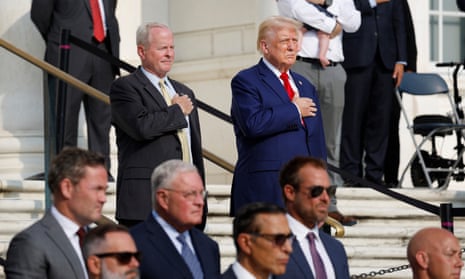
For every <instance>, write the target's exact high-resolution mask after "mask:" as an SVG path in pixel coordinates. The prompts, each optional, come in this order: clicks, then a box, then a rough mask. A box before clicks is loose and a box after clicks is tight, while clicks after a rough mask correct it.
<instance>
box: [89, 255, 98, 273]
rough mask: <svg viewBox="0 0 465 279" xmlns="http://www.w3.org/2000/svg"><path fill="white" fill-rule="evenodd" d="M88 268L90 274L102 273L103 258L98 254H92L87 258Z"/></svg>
mask: <svg viewBox="0 0 465 279" xmlns="http://www.w3.org/2000/svg"><path fill="white" fill-rule="evenodd" d="M86 264H87V270H88V271H89V273H90V275H100V273H101V270H102V269H101V264H102V263H101V259H100V258H99V257H97V256H94V255H91V256H89V257H88V258H87V260H86Z"/></svg>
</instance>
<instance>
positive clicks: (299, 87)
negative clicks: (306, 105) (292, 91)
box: [289, 71, 308, 97]
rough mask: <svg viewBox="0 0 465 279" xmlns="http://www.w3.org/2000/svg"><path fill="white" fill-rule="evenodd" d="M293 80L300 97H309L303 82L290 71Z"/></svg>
mask: <svg viewBox="0 0 465 279" xmlns="http://www.w3.org/2000/svg"><path fill="white" fill-rule="evenodd" d="M289 73H290V75H291V77H292V79H293V80H294V83H295V85H296V86H297V90H299V96H300V97H308V96H307V94H306V92H305V90H304V88H303V84H304V83H303V81H302V80H301V79H300V78H299V77H297V76H296V75H295V73H294V72H293V71H289Z"/></svg>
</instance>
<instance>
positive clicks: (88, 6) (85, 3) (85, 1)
mask: <svg viewBox="0 0 465 279" xmlns="http://www.w3.org/2000/svg"><path fill="white" fill-rule="evenodd" d="M74 1H82V2H84V5H85V6H86V8H87V12H88V13H89V16H90V20H91V22H92V10H91V9H90V0H74Z"/></svg>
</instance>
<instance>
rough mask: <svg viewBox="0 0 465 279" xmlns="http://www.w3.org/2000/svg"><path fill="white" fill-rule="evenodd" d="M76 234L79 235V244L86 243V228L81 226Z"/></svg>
mask: <svg viewBox="0 0 465 279" xmlns="http://www.w3.org/2000/svg"><path fill="white" fill-rule="evenodd" d="M76 234H77V235H78V237H79V246H81V247H82V244H83V243H84V237H85V236H86V230H85V229H84V228H83V227H80V228H79V230H78V231H77V232H76Z"/></svg>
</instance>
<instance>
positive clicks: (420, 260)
mask: <svg viewBox="0 0 465 279" xmlns="http://www.w3.org/2000/svg"><path fill="white" fill-rule="evenodd" d="M415 259H416V260H417V264H418V266H419V267H421V269H427V268H428V265H429V257H428V253H426V252H425V251H418V252H417V253H416V254H415Z"/></svg>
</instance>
